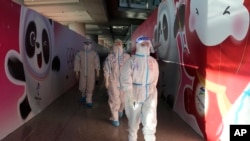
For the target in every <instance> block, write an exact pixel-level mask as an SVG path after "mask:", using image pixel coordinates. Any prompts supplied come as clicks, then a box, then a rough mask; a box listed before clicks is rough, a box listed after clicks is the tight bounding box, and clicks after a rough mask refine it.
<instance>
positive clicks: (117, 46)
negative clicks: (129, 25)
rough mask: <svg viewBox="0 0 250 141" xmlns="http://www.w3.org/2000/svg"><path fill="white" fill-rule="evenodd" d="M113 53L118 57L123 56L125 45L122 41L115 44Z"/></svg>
mask: <svg viewBox="0 0 250 141" xmlns="http://www.w3.org/2000/svg"><path fill="white" fill-rule="evenodd" d="M113 53H114V54H115V55H116V56H121V55H122V53H123V43H122V41H121V40H119V39H117V40H116V41H115V42H114V44H113Z"/></svg>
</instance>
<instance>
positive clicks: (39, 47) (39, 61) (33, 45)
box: [23, 16, 51, 79]
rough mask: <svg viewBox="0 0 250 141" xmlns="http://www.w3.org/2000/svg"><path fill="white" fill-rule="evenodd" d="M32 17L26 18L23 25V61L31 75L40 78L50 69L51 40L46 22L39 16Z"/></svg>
mask: <svg viewBox="0 0 250 141" xmlns="http://www.w3.org/2000/svg"><path fill="white" fill-rule="evenodd" d="M32 17H33V16H31V18H28V21H27V24H26V25H25V26H26V27H25V29H26V30H25V34H24V37H23V38H24V39H23V40H24V42H23V44H24V49H23V53H24V55H23V56H24V58H23V61H24V64H25V65H26V66H25V67H26V68H27V70H28V71H29V72H30V73H31V74H32V75H33V76H36V77H38V79H42V78H44V77H46V75H47V73H48V71H49V69H50V62H51V41H50V37H49V34H48V33H49V31H48V25H47V24H46V22H44V21H43V19H42V18H40V17H39V16H34V18H33V19H32ZM49 26H50V25H49ZM25 62H26V63H25Z"/></svg>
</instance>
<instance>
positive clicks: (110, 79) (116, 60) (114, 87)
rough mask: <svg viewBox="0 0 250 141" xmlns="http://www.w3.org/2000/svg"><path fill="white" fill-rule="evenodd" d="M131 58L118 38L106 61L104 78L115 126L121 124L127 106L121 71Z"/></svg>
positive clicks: (112, 121) (112, 120)
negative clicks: (120, 119) (122, 88)
mask: <svg viewBox="0 0 250 141" xmlns="http://www.w3.org/2000/svg"><path fill="white" fill-rule="evenodd" d="M129 58H130V55H129V54H127V53H125V52H124V50H123V43H122V41H121V40H119V39H116V40H115V42H114V44H113V47H112V51H111V53H110V54H109V55H108V56H107V58H106V60H105V62H104V67H103V71H104V79H105V87H106V88H107V90H108V94H109V100H108V104H109V107H110V111H111V118H110V120H111V123H112V125H113V126H119V125H120V122H119V117H120V118H121V117H122V115H123V111H124V106H125V104H124V103H125V97H124V93H123V91H121V90H120V81H119V79H120V71H121V67H122V66H123V64H124V63H125V62H126V61H127V60H128V59H129Z"/></svg>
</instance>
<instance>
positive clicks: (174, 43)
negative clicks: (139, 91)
mask: <svg viewBox="0 0 250 141" xmlns="http://www.w3.org/2000/svg"><path fill="white" fill-rule="evenodd" d="M249 10H250V1H247V0H239V1H238V0H237V1H235V0H203V1H201V0H164V1H162V2H161V3H160V5H159V6H158V8H157V9H156V10H155V11H154V12H153V13H152V15H151V16H150V17H149V18H148V19H147V20H146V21H145V22H144V23H143V24H141V25H140V26H139V27H138V28H137V29H136V30H135V32H134V33H133V34H132V37H131V38H132V47H133V48H134V49H135V44H134V43H135V39H136V38H137V37H138V36H140V35H146V36H149V37H150V38H151V39H152V43H153V46H154V48H152V49H154V51H155V52H156V58H157V59H158V60H159V63H160V64H161V65H159V66H160V77H159V82H158V84H159V89H160V90H158V92H159V95H161V94H162V95H163V96H164V97H165V98H169V96H171V99H172V100H173V110H174V111H175V112H176V113H178V114H179V115H180V117H181V118H182V119H183V120H184V121H186V122H187V123H188V124H189V125H190V126H191V127H192V128H193V129H194V130H195V131H196V132H197V133H198V134H200V135H201V136H202V137H203V138H204V139H206V140H208V141H215V140H222V141H228V140H229V137H230V136H229V128H230V125H231V124H236V125H238V124H248V125H249V124H250V111H249V107H250V83H249V82H250V69H249V68H250V56H249V54H250V44H249V41H250V39H249Z"/></svg>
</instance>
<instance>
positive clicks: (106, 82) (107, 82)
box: [105, 80, 109, 89]
mask: <svg viewBox="0 0 250 141" xmlns="http://www.w3.org/2000/svg"><path fill="white" fill-rule="evenodd" d="M105 87H106V89H108V87H109V81H108V80H106V81H105Z"/></svg>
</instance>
